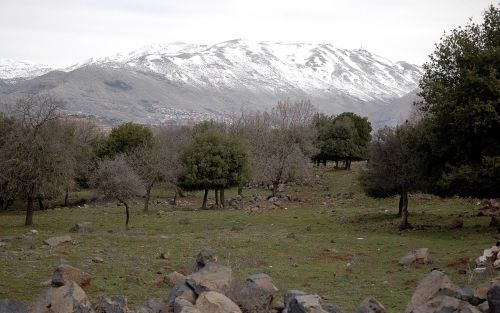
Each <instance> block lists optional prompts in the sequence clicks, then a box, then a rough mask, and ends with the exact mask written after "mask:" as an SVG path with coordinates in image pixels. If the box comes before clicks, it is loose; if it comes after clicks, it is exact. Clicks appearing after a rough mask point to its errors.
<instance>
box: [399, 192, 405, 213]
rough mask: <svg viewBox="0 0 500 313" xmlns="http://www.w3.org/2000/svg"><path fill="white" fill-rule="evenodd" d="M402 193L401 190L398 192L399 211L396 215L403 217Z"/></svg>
mask: <svg viewBox="0 0 500 313" xmlns="http://www.w3.org/2000/svg"><path fill="white" fill-rule="evenodd" d="M403 206H404V195H403V191H401V193H400V194H399V212H398V217H403Z"/></svg>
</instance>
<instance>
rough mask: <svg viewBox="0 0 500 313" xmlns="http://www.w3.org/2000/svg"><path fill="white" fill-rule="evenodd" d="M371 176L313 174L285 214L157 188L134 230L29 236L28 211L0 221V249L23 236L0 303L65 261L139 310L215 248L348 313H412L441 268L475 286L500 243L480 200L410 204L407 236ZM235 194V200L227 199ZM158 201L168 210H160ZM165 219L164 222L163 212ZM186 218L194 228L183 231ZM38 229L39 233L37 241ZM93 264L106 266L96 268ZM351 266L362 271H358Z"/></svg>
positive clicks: (109, 212) (245, 269) (113, 219)
mask: <svg viewBox="0 0 500 313" xmlns="http://www.w3.org/2000/svg"><path fill="white" fill-rule="evenodd" d="M362 166H363V165H362V164H361V163H358V164H353V169H352V170H351V171H341V170H337V171H336V170H334V169H333V168H331V167H328V168H326V169H325V168H323V167H321V168H319V169H315V171H316V181H315V183H314V184H311V186H304V187H295V186H292V187H289V189H288V190H287V191H286V193H287V194H290V195H292V196H295V197H298V198H301V199H302V200H303V201H302V202H300V203H299V202H295V203H287V204H286V205H287V209H286V210H285V209H274V210H268V211H264V212H259V213H247V212H243V211H237V210H197V209H196V208H197V207H199V205H200V202H201V194H199V193H191V194H189V195H188V197H186V198H182V199H181V201H182V205H181V206H180V207H178V208H173V207H171V206H169V205H167V204H165V203H166V199H165V198H162V197H167V196H172V194H171V193H170V192H165V191H160V190H158V191H156V192H155V199H154V201H153V202H154V203H155V204H154V205H153V206H152V207H151V211H150V212H149V213H146V214H144V213H143V212H141V206H142V204H141V203H140V202H137V203H135V204H134V205H133V210H132V216H131V229H130V230H128V231H127V230H125V229H124V218H125V217H124V209H123V207H120V206H116V204H108V205H91V206H89V207H88V208H61V209H50V210H46V211H43V212H38V211H37V212H36V213H35V217H34V223H35V225H33V227H30V228H26V227H24V226H22V225H23V222H24V212H17V211H8V212H1V213H0V239H1V238H2V237H5V236H14V237H19V238H15V239H13V240H12V241H10V242H8V243H6V245H5V246H0V253H1V252H3V253H2V254H0V298H16V299H20V300H24V301H26V302H30V301H31V300H32V299H34V298H35V296H36V295H37V294H39V293H40V292H41V291H42V290H43V289H44V288H46V287H44V286H43V285H42V282H44V281H46V280H47V279H49V278H50V276H51V274H52V271H53V268H54V267H55V266H56V265H57V264H58V263H59V262H60V259H65V260H67V261H69V263H70V264H71V265H73V266H76V267H80V268H82V269H84V270H86V271H88V272H90V273H91V274H92V276H93V278H92V284H91V287H89V288H88V289H87V293H88V294H89V295H91V296H93V295H97V294H101V293H103V294H108V295H113V294H122V295H126V296H128V298H129V301H130V302H131V303H132V306H134V305H135V304H141V303H142V302H144V301H146V300H147V299H150V298H157V297H162V298H164V297H166V296H167V294H168V290H169V286H167V285H165V284H162V283H160V282H161V280H162V278H163V276H165V275H166V274H168V273H169V272H171V271H173V270H178V269H179V268H182V267H183V266H184V265H185V264H187V263H189V262H190V261H191V260H192V259H193V258H194V257H195V255H196V253H197V252H198V251H199V250H200V249H201V248H202V247H213V248H215V249H216V250H217V252H218V256H219V261H221V262H222V263H224V264H228V265H230V266H231V267H232V268H233V270H234V271H235V273H236V275H237V276H238V277H240V278H244V277H245V276H246V275H249V274H253V273H259V272H265V273H268V274H269V275H271V276H272V277H273V279H274V281H275V284H276V285H277V286H278V287H279V288H280V289H281V291H282V292H283V293H284V291H285V290H287V289H301V290H304V291H312V292H316V293H318V294H321V295H323V296H324V297H326V298H328V299H330V300H331V301H332V302H333V303H335V304H337V305H339V306H340V307H342V308H343V309H344V310H345V311H347V312H348V311H353V310H354V308H355V307H356V306H357V305H358V304H359V303H360V302H361V301H362V300H363V299H364V298H365V297H366V296H370V295H371V296H374V297H375V298H377V299H378V300H379V301H380V302H382V303H383V304H384V305H385V306H386V308H387V309H388V311H389V312H402V311H403V310H404V307H405V306H406V303H407V302H408V300H409V298H410V296H411V294H412V292H413V290H414V288H415V286H416V284H417V282H418V281H419V280H420V279H421V278H422V277H423V276H424V275H425V273H427V272H429V271H430V270H431V269H432V268H434V267H438V268H441V269H444V270H445V271H446V272H447V273H448V274H449V275H450V276H451V277H452V279H453V280H454V281H455V282H456V283H460V282H463V283H469V279H470V277H469V275H467V274H461V270H462V271H463V270H466V269H468V263H469V262H470V260H473V259H474V258H476V257H477V256H479V255H480V254H481V253H482V250H483V249H485V248H487V247H489V246H491V245H493V244H495V242H496V241H497V239H496V237H497V235H496V229H491V228H488V222H489V220H488V218H485V217H476V213H477V210H478V208H479V207H480V206H479V205H478V200H477V199H460V198H451V199H441V198H438V197H431V196H428V195H419V194H416V195H411V196H410V203H409V210H410V214H411V216H410V222H411V223H413V224H414V225H415V226H417V228H416V229H415V230H413V231H408V232H399V231H398V223H399V220H398V218H397V217H395V213H396V211H397V204H398V199H396V198H391V199H382V200H377V199H370V198H368V197H366V196H365V195H363V193H362V192H361V190H360V187H359V186H358V184H357V180H356V177H357V173H358V172H359V170H360V168H361V167H362ZM235 192H236V191H235V190H230V191H228V192H226V198H227V199H229V198H231V196H234V195H235ZM349 192H352V193H353V194H352V197H346V198H347V199H341V198H342V197H340V198H339V199H335V200H332V199H334V198H327V196H328V195H332V196H334V195H337V194H339V193H349ZM244 193H245V194H246V195H252V194H264V193H266V191H264V190H253V189H248V190H245V191H244ZM88 195H89V194H88V193H80V194H77V195H73V197H74V198H78V197H82V196H87V197H88ZM158 199H160V200H161V201H160V202H162V203H164V204H157V203H156V202H157V200H158ZM158 210H162V211H164V213H163V214H161V215H160V214H157V211H158ZM459 214H462V215H463V216H464V219H465V223H464V227H463V229H460V230H449V229H448V228H447V227H446V225H447V223H448V222H449V221H451V220H452V219H453V218H455V217H456V216H457V215H459ZM184 218H190V219H191V220H192V223H191V224H187V225H185V224H180V223H179V220H181V219H184ZM80 221H89V222H92V223H93V224H94V228H95V231H94V232H93V233H91V234H71V236H72V237H73V239H74V243H73V244H71V243H69V244H63V245H60V246H57V247H54V248H49V247H48V246H45V245H44V244H43V240H45V239H47V238H49V237H52V236H58V235H66V234H69V228H70V227H71V226H72V225H73V224H74V223H76V222H80ZM235 226H236V227H235ZM31 229H36V230H37V231H38V234H36V235H33V234H30V230H31ZM22 235H24V236H22ZM421 247H427V248H430V250H431V252H432V254H433V256H434V257H435V258H436V261H435V263H434V264H430V265H421V266H417V267H412V268H404V267H401V266H399V265H398V264H397V261H398V259H399V258H400V257H401V256H403V255H404V254H405V253H406V252H408V251H409V250H411V249H414V248H421ZM163 251H170V253H171V258H170V260H163V259H160V258H159V254H160V252H163ZM5 252H7V253H5ZM95 256H99V257H102V258H103V259H104V260H105V262H104V263H100V264H99V263H93V262H91V259H92V257H95ZM347 263H351V264H352V266H351V270H350V271H347V270H346V264H347ZM477 283H479V281H475V282H472V283H471V285H474V284H477Z"/></svg>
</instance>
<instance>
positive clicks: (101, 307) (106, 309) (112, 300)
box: [93, 296, 129, 313]
mask: <svg viewBox="0 0 500 313" xmlns="http://www.w3.org/2000/svg"><path fill="white" fill-rule="evenodd" d="M93 307H94V310H95V312H96V313H129V309H128V307H127V297H125V296H112V297H109V298H108V297H99V298H97V300H96V301H95V303H94V305H93Z"/></svg>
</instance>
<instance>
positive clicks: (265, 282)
mask: <svg viewBox="0 0 500 313" xmlns="http://www.w3.org/2000/svg"><path fill="white" fill-rule="evenodd" d="M247 281H249V282H253V283H254V284H257V285H258V286H259V287H261V288H263V289H265V290H267V291H268V292H269V293H271V294H274V293H276V292H277V291H279V289H278V288H276V286H275V285H274V284H273V281H272V279H271V277H270V276H269V275H267V274H264V273H260V274H254V275H251V276H249V277H247Z"/></svg>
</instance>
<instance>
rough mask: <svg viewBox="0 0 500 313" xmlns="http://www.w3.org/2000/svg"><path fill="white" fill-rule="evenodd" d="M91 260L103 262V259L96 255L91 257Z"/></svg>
mask: <svg viewBox="0 0 500 313" xmlns="http://www.w3.org/2000/svg"><path fill="white" fill-rule="evenodd" d="M92 262H94V263H104V259H103V258H101V257H98V256H95V257H93V258H92Z"/></svg>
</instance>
